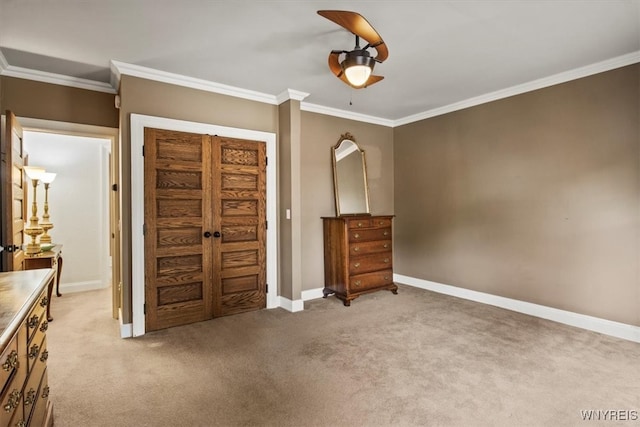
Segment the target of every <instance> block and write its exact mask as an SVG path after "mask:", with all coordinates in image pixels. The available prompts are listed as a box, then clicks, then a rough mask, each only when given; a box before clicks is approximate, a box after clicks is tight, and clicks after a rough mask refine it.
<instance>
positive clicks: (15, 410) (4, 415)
mask: <svg viewBox="0 0 640 427" xmlns="http://www.w3.org/2000/svg"><path fill="white" fill-rule="evenodd" d="M21 389H22V383H20V384H16V381H12V382H11V385H10V387H9V388H8V389H7V390H5V391H4V393H3V394H2V403H1V405H2V407H0V425H3V426H9V425H11V424H10V422H11V420H12V419H13V420H16V422H17V421H20V420H24V412H23V410H22V409H23V405H22V391H21Z"/></svg>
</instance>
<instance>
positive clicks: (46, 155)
mask: <svg viewBox="0 0 640 427" xmlns="http://www.w3.org/2000/svg"><path fill="white" fill-rule="evenodd" d="M109 144H110V141H109V140H107V139H99V138H88V137H79V136H70V135H62V134H48V133H41V132H30V131H25V132H24V147H25V151H26V154H27V155H28V164H29V165H31V166H41V167H43V168H45V169H46V170H47V172H55V173H56V174H57V176H56V179H55V181H53V183H52V184H51V185H50V187H49V215H50V221H51V222H52V223H53V225H54V228H53V229H52V230H50V231H49V234H50V235H51V236H52V238H53V242H54V243H58V244H62V245H63V248H62V255H63V259H64V264H63V265H64V266H63V270H62V277H61V280H60V291H61V292H62V293H63V294H64V292H65V290H66V291H67V292H71V291H78V290H85V289H95V288H101V287H106V286H108V285H109V283H110V273H109V271H110V259H109V146H110V145H109ZM28 188H29V191H28V204H27V208H28V209H27V218H30V217H31V207H32V201H33V186H32V185H31V183H30V182H29V185H28ZM36 196H37V197H36V199H37V203H38V218H39V219H40V220H42V214H43V208H44V184H43V183H40V184H39V185H38V187H37V192H36Z"/></svg>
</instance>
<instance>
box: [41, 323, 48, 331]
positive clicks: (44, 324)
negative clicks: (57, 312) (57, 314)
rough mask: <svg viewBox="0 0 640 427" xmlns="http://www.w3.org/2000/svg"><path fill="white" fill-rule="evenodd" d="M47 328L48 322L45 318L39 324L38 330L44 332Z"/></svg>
mask: <svg viewBox="0 0 640 427" xmlns="http://www.w3.org/2000/svg"><path fill="white" fill-rule="evenodd" d="M47 329H49V322H47V321H46V320H45V321H44V322H42V325H40V332H46V330H47Z"/></svg>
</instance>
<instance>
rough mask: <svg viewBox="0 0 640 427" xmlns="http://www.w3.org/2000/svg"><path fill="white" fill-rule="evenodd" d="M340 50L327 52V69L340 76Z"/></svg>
mask: <svg viewBox="0 0 640 427" xmlns="http://www.w3.org/2000/svg"><path fill="white" fill-rule="evenodd" d="M341 53H342V52H341V51H340V52H338V51H332V52H331V53H330V54H329V69H330V70H331V72H332V73H333V74H334V75H335V76H336V77H340V76H341V75H342V67H341V66H340V61H339V57H340V54H341Z"/></svg>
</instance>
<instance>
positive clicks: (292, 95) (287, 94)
mask: <svg viewBox="0 0 640 427" xmlns="http://www.w3.org/2000/svg"><path fill="white" fill-rule="evenodd" d="M307 96H309V94H308V93H307V92H301V91H299V90H295V89H287V90H285V91H283V92H282V93H280V94H279V95H278V96H276V102H277V103H278V105H280V104H282V103H283V102H285V101H288V100H290V99H292V100H294V101H302V100H303V99H305V98H306V97H307Z"/></svg>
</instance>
